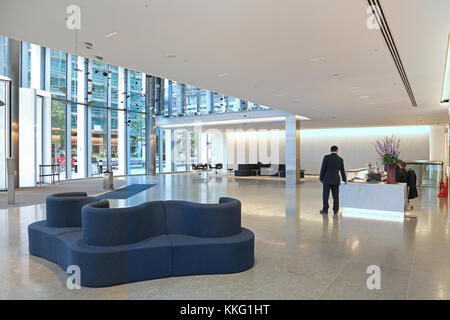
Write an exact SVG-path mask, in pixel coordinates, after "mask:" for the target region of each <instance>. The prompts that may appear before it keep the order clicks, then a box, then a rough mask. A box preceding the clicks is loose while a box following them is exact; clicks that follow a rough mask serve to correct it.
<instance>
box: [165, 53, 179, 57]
mask: <svg viewBox="0 0 450 320" xmlns="http://www.w3.org/2000/svg"><path fill="white" fill-rule="evenodd" d="M176 56H177V55H176V54H174V53H168V54H166V57H167V58H175V57H176Z"/></svg>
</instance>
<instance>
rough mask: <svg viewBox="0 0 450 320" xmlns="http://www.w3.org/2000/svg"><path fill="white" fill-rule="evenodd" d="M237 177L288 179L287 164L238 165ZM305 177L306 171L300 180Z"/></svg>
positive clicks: (301, 171)
mask: <svg viewBox="0 0 450 320" xmlns="http://www.w3.org/2000/svg"><path fill="white" fill-rule="evenodd" d="M234 175H235V176H236V177H249V176H272V177H282V178H284V177H286V165H285V164H262V163H257V164H238V169H237V170H235V171H234ZM304 177H305V170H300V178H304Z"/></svg>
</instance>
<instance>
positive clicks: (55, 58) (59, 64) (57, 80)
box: [50, 49, 71, 179]
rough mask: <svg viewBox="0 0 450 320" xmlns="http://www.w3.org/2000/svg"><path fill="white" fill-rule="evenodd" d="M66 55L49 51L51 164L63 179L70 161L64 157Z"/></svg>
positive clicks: (56, 51)
mask: <svg viewBox="0 0 450 320" xmlns="http://www.w3.org/2000/svg"><path fill="white" fill-rule="evenodd" d="M66 82H67V54H66V53H64V52H61V51H58V50H53V49H52V50H50V92H51V93H52V98H53V99H52V107H51V113H52V115H51V119H52V164H58V165H59V170H60V172H61V174H60V178H61V179H65V178H66V174H65V170H66V166H67V163H68V164H69V165H70V164H71V159H70V155H69V157H68V158H69V159H66V158H67V155H66V137H67V130H66V127H67V125H66V103H65V102H63V101H61V100H65V99H66V93H67V86H66Z"/></svg>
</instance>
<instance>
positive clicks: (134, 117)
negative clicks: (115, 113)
mask: <svg viewBox="0 0 450 320" xmlns="http://www.w3.org/2000/svg"><path fill="white" fill-rule="evenodd" d="M128 117H129V120H131V121H130V122H129V126H128V129H129V130H130V159H129V161H130V174H144V173H145V146H146V145H145V114H144V113H138V112H129V115H128Z"/></svg>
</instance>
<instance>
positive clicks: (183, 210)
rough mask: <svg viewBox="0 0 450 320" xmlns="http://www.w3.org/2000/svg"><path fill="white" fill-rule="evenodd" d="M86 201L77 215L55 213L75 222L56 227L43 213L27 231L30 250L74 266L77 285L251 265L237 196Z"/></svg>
mask: <svg viewBox="0 0 450 320" xmlns="http://www.w3.org/2000/svg"><path fill="white" fill-rule="evenodd" d="M49 198H50V197H49ZM91 199H92V200H93V201H89V200H87V199H85V201H87V202H88V201H89V203H86V204H85V205H84V206H83V207H82V209H81V212H80V211H77V209H73V210H67V211H65V210H64V208H61V210H63V211H64V213H63V215H67V216H68V215H73V217H70V218H69V217H66V218H64V219H61V220H62V222H60V223H58V226H57V227H53V226H51V225H49V213H47V221H39V222H35V223H33V224H31V225H29V227H28V235H29V250H30V253H31V254H33V255H37V256H40V257H43V258H46V259H48V260H50V261H52V262H55V263H57V264H58V265H59V266H60V267H61V268H63V269H64V270H66V269H67V267H68V266H70V265H77V266H79V267H80V270H81V285H83V286H87V287H104V286H112V285H117V284H122V283H129V282H135V281H142V280H150V279H156V278H164V277H170V276H185V275H199V274H220V273H235V272H241V271H244V270H247V269H249V268H251V267H252V266H253V263H254V234H253V232H252V231H250V230H248V229H245V228H242V227H241V203H240V202H239V201H238V200H236V199H231V198H220V200H219V204H198V203H192V202H188V201H151V202H146V203H142V204H140V205H138V206H135V207H127V208H110V207H109V201H108V200H100V201H99V200H98V199H94V198H91ZM47 203H48V202H47ZM74 207H77V208H78V207H79V206H78V203H77V205H76V206H75V205H74ZM50 208H54V207H51V206H50ZM68 212H71V214H67V213H68ZM50 215H52V214H50ZM76 215H78V216H79V217H80V218H81V228H80V227H78V226H76V222H77V221H78V220H77V219H78V217H75V216H76ZM50 221H52V218H50ZM64 221H65V222H66V223H63V222H64Z"/></svg>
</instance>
